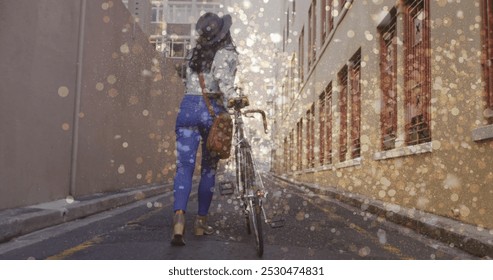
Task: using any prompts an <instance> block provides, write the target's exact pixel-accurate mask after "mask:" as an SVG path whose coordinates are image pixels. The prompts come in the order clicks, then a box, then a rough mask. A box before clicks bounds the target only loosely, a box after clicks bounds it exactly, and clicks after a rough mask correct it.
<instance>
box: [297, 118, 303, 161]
mask: <svg viewBox="0 0 493 280" xmlns="http://www.w3.org/2000/svg"><path fill="white" fill-rule="evenodd" d="M296 148H297V153H296V170H301V169H302V168H303V119H300V120H299V121H298V123H297V124H296Z"/></svg>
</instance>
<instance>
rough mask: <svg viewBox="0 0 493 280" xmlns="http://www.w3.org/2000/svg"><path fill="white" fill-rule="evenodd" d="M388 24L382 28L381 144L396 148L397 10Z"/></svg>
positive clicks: (384, 147) (393, 12)
mask: <svg viewBox="0 0 493 280" xmlns="http://www.w3.org/2000/svg"><path fill="white" fill-rule="evenodd" d="M385 22H388V24H387V25H385V26H382V27H381V28H380V49H381V52H380V88H381V90H382V110H381V117H380V121H381V133H382V134H381V146H382V149H383V150H390V149H394V148H395V140H396V138H397V42H396V40H397V33H396V31H397V29H396V10H395V9H393V10H392V11H391V13H390V14H389V20H388V21H387V20H386V21H385Z"/></svg>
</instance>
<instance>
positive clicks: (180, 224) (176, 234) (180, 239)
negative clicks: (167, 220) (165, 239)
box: [171, 210, 185, 246]
mask: <svg viewBox="0 0 493 280" xmlns="http://www.w3.org/2000/svg"><path fill="white" fill-rule="evenodd" d="M184 235H185V213H184V212H183V211H182V210H178V211H176V212H175V216H174V217H173V235H172V237H171V244H172V245H174V246H183V245H185V239H184Z"/></svg>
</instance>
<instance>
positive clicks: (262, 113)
mask: <svg viewBox="0 0 493 280" xmlns="http://www.w3.org/2000/svg"><path fill="white" fill-rule="evenodd" d="M242 113H243V115H245V116H247V115H248V114H251V113H258V114H260V115H262V122H263V124H264V132H265V133H266V134H267V133H268V132H269V130H268V129H267V116H266V114H265V112H264V111H263V110H260V109H250V110H244V111H243V112H242ZM247 117H248V116H247Z"/></svg>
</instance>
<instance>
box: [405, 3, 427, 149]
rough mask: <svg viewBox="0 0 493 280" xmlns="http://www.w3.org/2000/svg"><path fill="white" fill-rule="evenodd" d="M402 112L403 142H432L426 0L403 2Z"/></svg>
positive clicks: (412, 143)
mask: <svg viewBox="0 0 493 280" xmlns="http://www.w3.org/2000/svg"><path fill="white" fill-rule="evenodd" d="M406 4H407V6H406V12H405V22H404V26H405V31H404V32H405V33H404V36H405V38H404V39H405V42H404V45H405V56H406V59H405V71H406V72H405V77H404V79H405V92H406V96H405V111H406V112H405V115H406V143H407V145H416V144H421V143H426V142H430V141H431V131H430V122H431V119H430V116H431V114H430V97H431V82H430V50H429V49H430V27H429V9H428V7H429V0H414V1H406Z"/></svg>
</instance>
